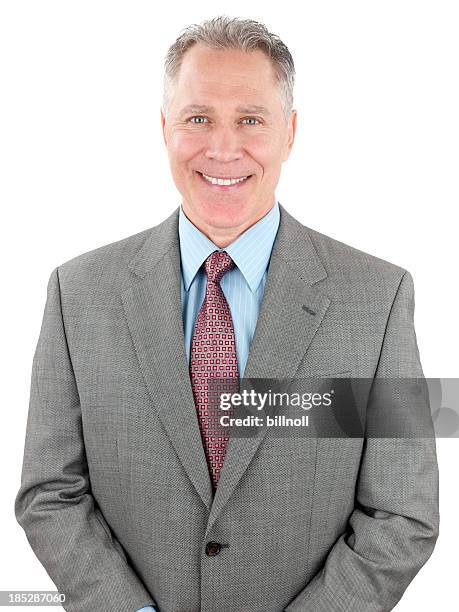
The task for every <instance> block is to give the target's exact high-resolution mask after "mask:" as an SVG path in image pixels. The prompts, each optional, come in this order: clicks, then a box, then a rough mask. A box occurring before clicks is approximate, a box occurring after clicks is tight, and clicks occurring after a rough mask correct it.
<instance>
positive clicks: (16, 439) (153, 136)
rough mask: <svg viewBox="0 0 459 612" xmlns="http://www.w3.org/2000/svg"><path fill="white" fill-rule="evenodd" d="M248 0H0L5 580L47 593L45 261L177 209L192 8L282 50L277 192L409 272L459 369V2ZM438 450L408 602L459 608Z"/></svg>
mask: <svg viewBox="0 0 459 612" xmlns="http://www.w3.org/2000/svg"><path fill="white" fill-rule="evenodd" d="M247 8H248V3H247V2H246V1H245V2H233V3H232V4H231V5H228V3H225V4H224V3H222V2H218V1H215V0H212V2H209V1H205V0H204V1H201V2H199V3H189V2H187V3H183V4H180V3H176V2H175V3H172V2H166V3H164V6H159V5H157V4H155V3H154V2H152V1H151V2H146V1H136V2H132V1H131V2H127V1H126V2H114V1H111V2H101V1H96V0H91V1H90V2H88V1H82V0H80V1H79V2H69V1H64V0H60V1H54V2H51V1H45V0H42V1H40V2H37V1H30V2H24V1H20V0H14V1H3V2H1V4H0V87H1V96H0V107H1V108H0V156H1V159H0V163H1V165H0V173H1V180H0V198H1V204H2V207H1V211H2V232H1V241H0V244H1V256H2V262H3V265H2V269H3V273H4V277H3V282H2V287H3V292H2V293H3V297H2V300H1V309H2V313H1V320H2V322H3V330H2V349H3V350H2V354H1V359H2V363H1V364H0V365H1V372H2V376H4V378H3V384H2V388H3V398H4V399H3V402H2V411H1V418H2V424H1V429H0V431H1V432H2V436H1V439H2V443H1V445H0V461H1V466H2V467H1V470H2V498H1V507H0V512H1V516H0V525H1V527H0V529H1V534H0V535H1V542H2V546H1V550H2V552H1V561H0V562H1V567H0V590H13V589H42V590H46V589H51V590H54V589H55V586H54V584H53V583H52V582H51V580H50V579H49V577H48V575H47V574H46V571H45V570H44V568H43V567H42V566H41V564H40V563H39V561H38V560H37V558H36V557H35V556H34V553H33V552H32V550H31V548H30V547H29V545H28V542H27V540H26V537H25V534H24V532H23V531H22V529H21V528H20V527H19V525H18V524H17V523H16V520H15V518H14V512H13V504H14V497H15V495H16V492H17V489H18V487H19V482H20V469H21V465H22V453H23V444H24V434H25V424H26V417H27V409H28V396H29V385H30V373H31V364H32V357H33V352H34V349H35V344H36V342H37V339H38V333H39V329H40V324H41V318H42V314H43V308H44V303H45V298H46V284H47V281H48V278H49V275H50V273H51V271H52V270H53V268H54V267H56V266H57V265H60V264H62V263H63V262H65V261H66V260H68V259H70V258H72V257H74V256H76V255H79V254H80V253H83V252H86V251H89V250H91V249H94V248H96V247H98V246H101V245H103V244H107V243H109V242H113V241H115V240H119V239H121V238H124V237H126V236H129V235H131V234H134V233H137V232H140V231H142V230H143V229H146V228H148V227H152V226H153V225H156V224H157V223H159V222H160V221H162V220H163V219H164V218H165V217H166V216H168V215H169V214H170V213H171V212H172V211H173V209H174V208H176V207H177V206H178V205H179V204H180V201H181V200H180V194H179V193H178V192H177V190H176V189H175V186H174V184H173V181H172V178H171V176H170V173H169V166H168V159H167V155H166V151H165V149H164V144H163V141H162V134H161V130H160V115H159V107H160V103H161V85H162V70H163V65H162V62H163V58H164V55H165V53H166V51H167V48H168V46H169V45H170V44H171V43H172V42H173V40H174V39H175V38H176V36H178V34H179V31H180V30H181V29H182V28H184V27H185V26H186V25H188V24H190V23H197V22H199V21H201V20H203V19H205V18H209V17H213V16H216V15H218V14H221V13H224V14H229V15H230V16H239V17H250V18H254V19H257V20H260V21H263V22H264V23H265V24H266V25H267V27H268V28H269V29H271V30H272V31H274V32H275V33H277V34H278V35H279V36H280V37H281V38H282V39H283V40H284V42H285V43H286V44H287V45H288V46H289V48H290V51H291V53H292V55H293V57H294V60H295V64H296V70H297V81H296V87H295V104H294V106H295V108H296V109H297V110H298V131H297V137H296V142H295V145H294V149H293V152H292V155H291V157H290V159H289V160H288V161H287V162H286V163H285V164H284V167H283V172H282V177H281V181H280V183H279V186H278V189H277V191H276V195H277V198H278V200H279V201H280V202H281V203H282V204H283V205H284V206H285V207H286V209H287V210H288V211H289V212H290V213H291V214H293V215H294V216H295V217H296V218H297V219H298V220H300V221H301V222H302V223H304V224H305V225H307V226H309V227H312V228H314V229H317V230H318V231H320V232H322V233H325V234H328V235H330V236H332V237H334V238H337V239H338V240H341V241H342V242H345V243H348V244H350V245H352V246H354V247H357V248H359V249H361V250H363V251H367V252H369V253H372V254H374V255H376V256H378V257H381V258H383V259H386V260H388V261H391V262H393V263H395V264H397V265H400V266H402V267H404V268H407V269H408V270H409V271H410V272H411V274H412V275H413V278H414V283H415V290H416V312H415V317H416V319H415V322H416V330H417V336H418V344H419V349H420V353H421V359H422V363H423V367H424V373H425V375H426V376H430V377H440V376H441V377H454V376H458V375H459V368H458V363H457V362H458V358H457V346H458V343H459V337H458V335H459V334H458V325H457V316H458V310H457V302H458V289H457V284H458V283H457V279H458V273H457V267H458V257H457V245H456V241H457V237H458V222H457V218H456V211H457V207H458V203H459V198H458V196H459V187H458V168H459V144H458V143H459V121H458V109H459V87H458V74H459V67H458V63H459V62H458V59H459V37H458V31H459V19H458V16H459V12H458V4H457V3H456V2H453V1H452V2H446V1H442V0H435V1H431V2H424V1H422V0H416V1H411V2H409V1H404V0H397V1H396V2H394V1H392V0H389V1H388V0H385V1H384V2H382V1H381V2H373V1H368V0H367V1H365V2H363V1H362V2H356V1H347V2H342V1H323V2H303V3H301V4H300V3H299V2H291V1H286V0H283V1H282V2H276V3H272V5H271V6H268V5H267V2H266V0H264V1H258V0H257V1H252V2H251V3H250V12H247ZM437 449H438V459H439V465H440V473H441V483H440V487H441V489H440V496H441V527H440V532H441V533H440V537H439V539H438V542H437V545H436V548H435V550H434V553H433V555H432V557H431V558H430V560H429V561H428V563H427V564H426V565H425V566H424V568H423V569H422V570H421V571H420V572H419V574H418V575H417V576H416V578H415V579H414V581H413V582H412V583H411V585H410V586H409V587H408V590H407V591H406V593H405V595H404V597H403V599H402V601H401V602H400V604H399V605H398V606H397V608H396V609H397V610H398V611H400V612H410V611H417V612H418V611H423V610H433V609H435V610H441V611H449V610H457V609H458V601H457V595H456V593H457V588H456V583H457V551H458V545H459V537H458V533H457V519H456V515H457V508H458V505H457V502H458V499H457V498H458V492H457V491H458V487H457V481H458V479H457V474H456V466H457V464H458V458H459V452H458V449H459V444H458V440H457V439H451V440H447V439H440V440H438V441H437ZM21 609H22V608H21ZM24 609H25V608H24ZM48 609H49V608H48ZM217 612H218V611H217Z"/></svg>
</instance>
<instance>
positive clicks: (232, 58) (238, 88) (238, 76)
mask: <svg viewBox="0 0 459 612" xmlns="http://www.w3.org/2000/svg"><path fill="white" fill-rule="evenodd" d="M276 85H277V81H276V77H275V72H274V68H273V66H272V63H271V60H270V59H269V58H268V57H267V56H266V55H265V54H264V53H263V51H260V50H259V49H256V50H254V51H249V52H247V51H241V50H239V49H221V50H220V49H209V48H208V47H205V46H203V45H201V44H196V45H194V46H193V47H191V48H190V49H188V51H187V52H186V53H185V55H184V56H183V59H182V64H181V66H180V70H179V73H178V78H177V82H176V88H175V95H174V97H177V98H178V100H177V102H180V103H183V102H184V101H191V100H192V101H193V102H194V103H203V104H212V103H213V101H214V99H218V100H219V101H228V102H234V101H235V100H239V101H241V102H245V103H252V104H259V105H263V106H268V105H271V106H272V104H273V100H275V99H276V98H277V97H278V92H277V89H278V88H277V87H276Z"/></svg>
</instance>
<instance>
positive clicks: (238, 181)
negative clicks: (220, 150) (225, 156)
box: [195, 170, 255, 191]
mask: <svg viewBox="0 0 459 612" xmlns="http://www.w3.org/2000/svg"><path fill="white" fill-rule="evenodd" d="M195 172H196V174H197V175H198V177H199V180H200V181H201V182H202V183H204V184H205V185H207V187H208V188H209V189H214V190H217V191H234V190H235V189H241V188H242V187H244V185H245V184H246V183H248V182H249V181H250V180H251V179H252V178H253V177H254V176H255V175H254V174H247V175H246V176H241V177H237V178H231V179H230V178H229V177H228V178H226V179H220V178H213V177H211V176H208V175H204V174H203V173H202V172H199V171H197V170H195Z"/></svg>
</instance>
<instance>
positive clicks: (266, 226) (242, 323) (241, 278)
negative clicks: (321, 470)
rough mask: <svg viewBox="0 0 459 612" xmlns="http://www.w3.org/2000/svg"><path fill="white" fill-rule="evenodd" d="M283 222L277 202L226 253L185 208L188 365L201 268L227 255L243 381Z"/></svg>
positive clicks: (227, 286) (202, 286) (225, 286)
mask: <svg viewBox="0 0 459 612" xmlns="http://www.w3.org/2000/svg"><path fill="white" fill-rule="evenodd" d="M279 220H280V211H279V203H278V202H274V205H273V207H272V208H271V210H270V211H269V212H267V213H266V214H265V215H264V217H262V218H261V219H259V220H258V221H257V222H256V223H255V224H254V225H252V226H251V227H249V228H248V229H246V230H245V232H243V233H242V234H241V235H240V236H238V238H236V240H234V241H233V242H232V243H231V244H230V245H228V246H227V247H225V248H223V249H221V248H219V247H218V246H216V245H215V244H214V243H213V242H212V241H211V240H210V239H209V238H208V237H207V236H206V235H205V234H203V233H202V232H201V231H200V230H199V229H198V228H197V227H196V226H195V225H193V223H192V222H191V221H190V220H189V219H188V217H187V216H186V215H185V213H184V212H183V209H182V207H180V213H179V239H180V259H181V269H182V285H181V303H182V318H183V331H184V335H185V349H186V356H187V359H188V363H189V362H190V349H191V338H192V336H193V331H194V325H195V322H196V318H197V316H198V313H199V310H200V308H201V306H202V303H203V301H204V298H205V295H206V285H207V275H206V272H205V270H204V269H203V268H201V266H202V264H203V263H204V261H205V260H206V259H207V257H209V255H210V254H211V253H213V252H214V251H226V252H227V253H228V255H229V256H230V257H231V259H232V260H233V261H234V263H235V264H236V265H235V266H234V268H232V269H231V270H229V271H228V272H226V274H224V276H223V278H222V280H221V281H220V286H221V288H222V291H223V293H224V294H225V297H226V300H227V302H228V306H229V309H230V311H231V317H232V319H233V325H234V335H235V339H236V354H237V359H238V364H239V376H240V377H241V378H242V377H243V375H244V371H245V366H246V364H247V358H248V356H249V350H250V345H251V342H252V338H253V334H254V333H255V327H256V324H257V319H258V313H259V311H260V307H261V302H262V300H263V293H264V289H265V284H266V278H267V275H268V271H267V266H268V263H269V258H270V257H271V251H272V248H273V244H274V240H275V238H276V234H277V230H278V228H279ZM155 610H156V608H153V607H152V606H147V607H146V608H142V609H140V610H138V611H137V612H153V611H155Z"/></svg>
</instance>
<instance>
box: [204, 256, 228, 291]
mask: <svg viewBox="0 0 459 612" xmlns="http://www.w3.org/2000/svg"><path fill="white" fill-rule="evenodd" d="M204 267H205V269H206V273H207V278H208V279H209V280H210V281H213V282H214V283H219V282H220V280H221V278H222V276H223V275H224V274H225V273H226V272H228V270H231V268H232V267H234V261H233V260H232V259H231V257H230V256H229V255H228V253H227V252H226V251H214V252H213V253H212V254H211V255H209V257H208V258H207V259H206V261H205V263H204Z"/></svg>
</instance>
